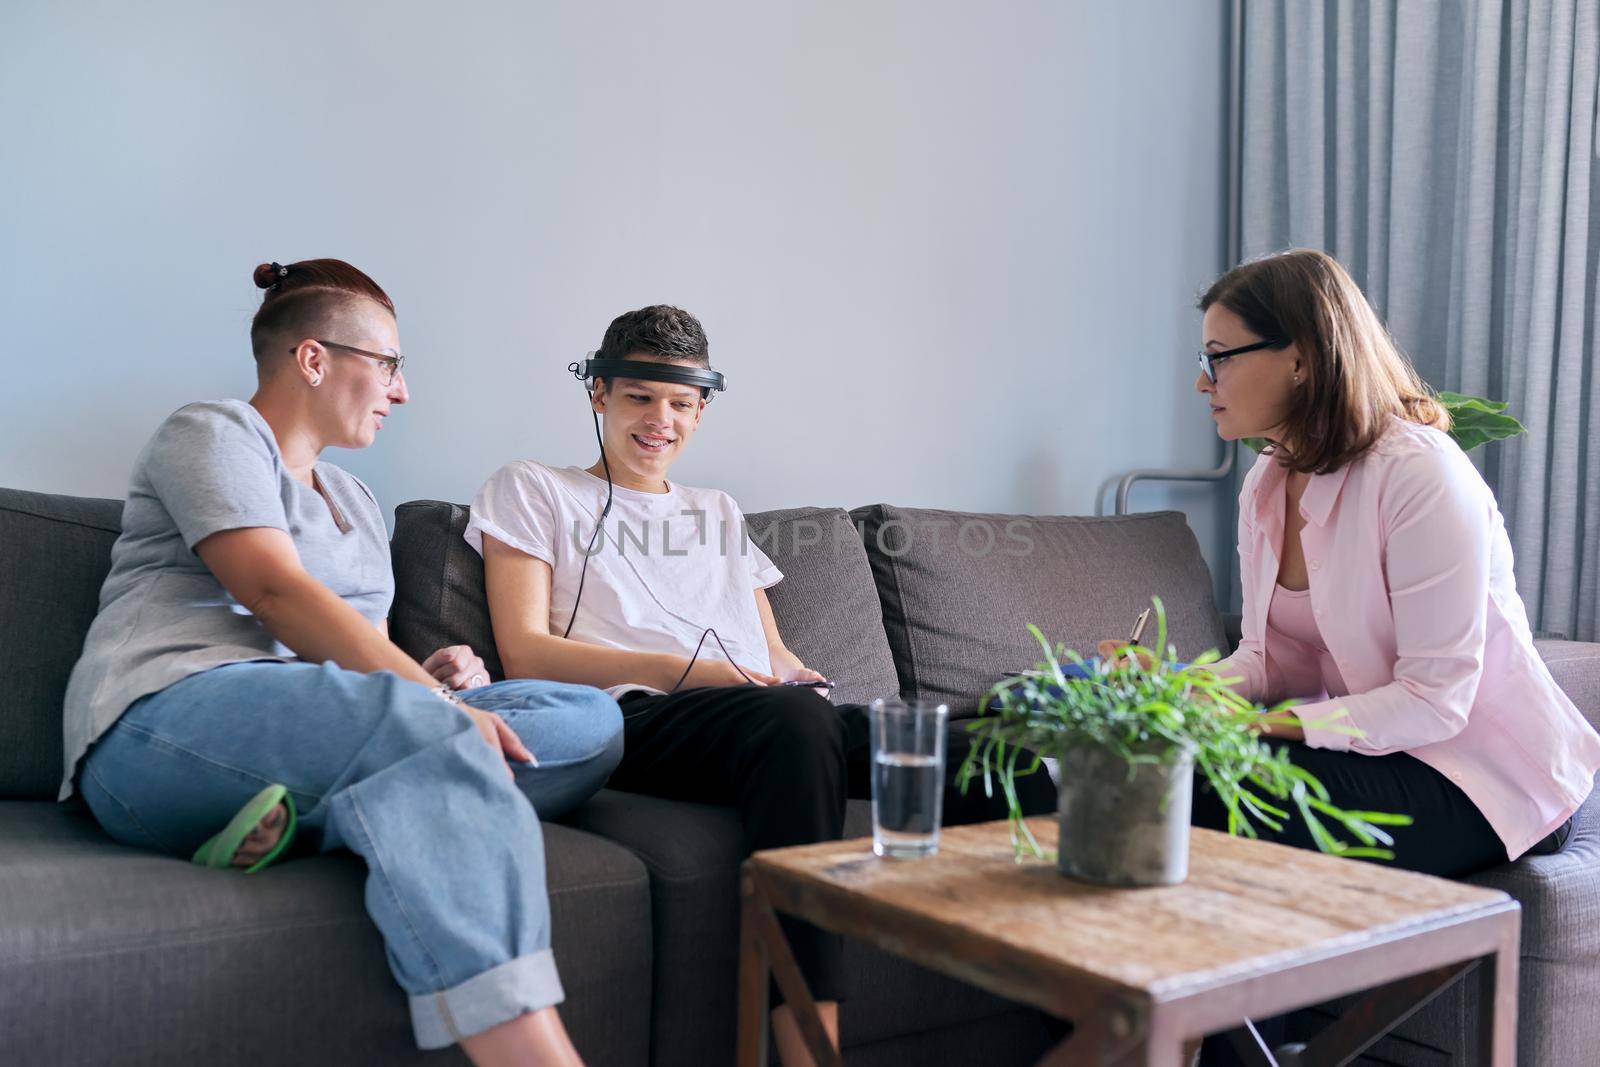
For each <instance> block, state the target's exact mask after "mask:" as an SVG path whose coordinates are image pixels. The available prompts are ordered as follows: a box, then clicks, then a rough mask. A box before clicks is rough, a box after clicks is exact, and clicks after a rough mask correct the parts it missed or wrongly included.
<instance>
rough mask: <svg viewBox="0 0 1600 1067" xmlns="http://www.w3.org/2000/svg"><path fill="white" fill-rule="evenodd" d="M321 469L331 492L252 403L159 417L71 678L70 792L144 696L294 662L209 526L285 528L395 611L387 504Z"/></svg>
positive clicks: (312, 564)
mask: <svg viewBox="0 0 1600 1067" xmlns="http://www.w3.org/2000/svg"><path fill="white" fill-rule="evenodd" d="M313 472H314V476H315V480H316V482H317V484H318V485H319V486H320V487H321V489H322V493H318V492H317V490H316V489H313V488H310V487H308V486H306V485H304V484H302V483H301V482H298V481H296V480H295V478H294V477H293V476H292V475H291V474H290V473H289V470H288V468H287V467H285V466H284V463H283V455H282V453H281V452H279V450H278V441H277V438H276V437H275V436H274V435H273V432H272V428H271V427H270V426H268V425H267V422H266V420H265V419H263V418H262V417H261V414H260V412H258V411H256V409H255V408H253V407H251V406H250V405H249V404H247V403H245V402H244V401H242V400H219V401H216V402H213V403H202V404H190V405H188V406H187V407H184V408H180V409H179V410H178V411H176V412H174V413H173V414H172V415H171V416H170V417H169V418H168V419H167V421H166V422H164V423H162V424H161V428H160V429H158V430H157V431H156V433H155V436H154V437H152V438H151V439H150V443H149V444H148V445H146V446H145V449H144V452H143V453H141V454H140V456H139V459H138V460H137V462H135V463H134V467H133V480H132V483H131V484H130V486H129V488H128V502H127V504H126V505H124V506H123V509H122V534H121V536H119V537H118V538H117V541H116V544H115V545H113V546H112V549H111V573H110V574H108V575H107V576H106V584H105V585H104V586H103V587H102V588H101V590H100V612H99V614H98V615H96V616H95V620H94V624H93V625H91V626H90V627H89V636H88V638H87V639H86V640H85V641H84V645H83V655H82V656H81V657H80V658H79V660H78V663H77V666H76V667H74V668H73V670H72V679H71V681H70V682H68V684H67V696H66V706H65V709H64V712H65V715H64V738H63V739H64V742H65V747H66V751H65V756H66V767H65V776H64V777H63V779H62V782H61V794H60V799H62V800H65V799H67V797H69V796H71V795H72V778H73V775H74V773H75V772H76V770H77V766H78V763H79V761H80V760H82V759H83V756H84V754H85V753H86V752H87V751H88V750H89V746H90V745H92V744H94V742H95V741H96V740H98V739H99V737H100V735H101V734H103V733H105V732H106V731H107V730H109V729H110V728H111V726H112V724H114V723H115V722H116V721H117V719H118V718H119V717H120V716H121V715H122V713H123V712H124V711H125V710H127V708H128V706H129V705H130V704H132V703H133V702H134V701H136V700H138V699H139V698H140V697H142V696H146V695H148V694H150V693H155V692H158V691H159V690H162V689H165V688H166V687H167V686H169V685H172V684H173V683H175V682H178V681H181V680H183V679H184V678H187V677H188V676H189V675H191V674H198V673H199V672H201V671H204V670H209V669H211V668H212V667H220V666H222V665H223V664H225V663H243V662H248V661H260V660H282V661H289V660H293V659H295V658H296V657H295V654H294V653H293V652H292V651H290V650H289V649H288V648H287V647H285V646H284V645H281V644H279V643H278V642H277V641H276V640H274V639H273V637H272V635H271V634H269V633H268V632H267V630H266V628H265V627H264V626H262V625H261V623H260V622H259V621H257V619H256V617H255V616H254V615H252V614H250V612H249V611H247V610H246V609H245V607H244V606H243V605H242V604H240V603H239V602H238V601H237V600H235V599H234V598H233V597H232V596H231V595H229V593H228V591H227V590H225V589H223V588H222V585H221V583H219V582H218V581H217V579H216V578H215V576H213V575H212V573H211V571H210V570H209V569H208V568H207V567H206V565H205V564H204V563H203V562H201V560H200V557H199V556H197V555H195V554H194V546H195V545H197V544H199V543H200V542H201V541H203V540H205V539H206V538H207V537H209V536H211V535H212V534H214V533H220V532H222V531H223V530H237V529H243V528H246V527H256V526H265V527H271V528H273V529H276V530H284V531H286V532H287V533H288V534H289V536H290V537H292V538H293V539H294V546H295V550H296V551H297V552H298V553H299V554H300V563H301V565H302V566H304V567H305V569H306V570H307V572H309V573H310V574H311V576H312V577H313V578H316V579H317V580H318V581H320V582H321V583H322V584H324V585H326V586H327V587H328V588H329V589H331V590H333V592H334V593H336V594H337V595H339V596H340V597H342V598H343V599H344V601H345V602H346V603H348V604H349V605H350V606H351V607H353V608H355V609H356V610H357V611H359V612H360V613H361V614H362V615H363V616H365V617H366V618H367V619H368V620H369V621H370V622H372V624H373V625H377V624H379V623H381V622H382V621H383V620H384V619H386V618H388V616H389V605H390V603H391V602H392V601H393V600H394V572H393V570H391V568H390V564H389V540H388V536H387V533H386V531H385V528H384V523H383V513H382V512H381V511H379V509H378V502H377V500H375V499H374V498H373V496H372V492H371V491H370V490H369V489H368V488H367V487H366V486H365V485H363V484H362V483H361V481H360V480H359V479H357V478H355V477H354V476H352V475H350V474H347V473H345V472H344V471H342V470H340V469H339V468H338V467H336V466H334V465H333V464H331V463H318V464H317V465H316V466H315V468H313ZM324 493H325V494H326V495H327V499H324V498H323V494H324ZM330 504H331V507H330Z"/></svg>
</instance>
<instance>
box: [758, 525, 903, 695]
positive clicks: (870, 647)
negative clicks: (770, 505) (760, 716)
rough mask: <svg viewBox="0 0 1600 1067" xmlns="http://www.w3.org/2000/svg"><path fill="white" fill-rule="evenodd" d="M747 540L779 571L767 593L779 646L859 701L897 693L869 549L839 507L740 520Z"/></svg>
mask: <svg viewBox="0 0 1600 1067" xmlns="http://www.w3.org/2000/svg"><path fill="white" fill-rule="evenodd" d="M746 519H747V521H748V523H749V526H750V537H751V540H753V541H755V543H756V544H758V545H760V547H761V550H762V551H763V552H765V553H766V554H767V555H768V556H769V557H771V559H772V562H774V563H776V564H777V565H778V569H779V570H781V571H782V572H783V581H781V582H779V583H778V584H777V585H775V586H773V587H772V588H771V589H768V590H767V598H768V599H769V600H770V601H771V602H772V616H773V618H775V619H776V620H777V622H778V632H779V633H781V634H783V643H784V644H785V645H787V646H788V647H789V650H790V651H791V652H793V653H794V654H795V655H797V656H799V657H800V659H801V660H802V661H803V662H804V663H806V664H807V665H808V666H810V667H813V668H814V669H816V670H819V671H821V672H822V673H823V674H825V675H826V676H827V678H828V680H829V681H830V682H837V683H838V685H839V688H837V689H835V690H834V691H833V695H832V699H833V700H834V702H836V703H841V704H847V703H848V704H863V703H866V702H867V701H870V700H874V699H876V698H877V697H887V696H894V695H895V694H896V693H898V692H899V691H900V681H899V676H898V674H897V673H896V671H895V666H894V657H893V656H892V655H891V654H890V652H889V637H888V635H887V634H886V633H885V632H884V629H883V614H882V609H881V607H880V606H879V602H878V593H877V590H876V589H875V588H874V587H873V582H872V568H871V566H870V565H869V564H868V563H867V552H866V549H865V547H863V545H862V543H861V538H860V537H859V536H857V533H856V526H855V524H854V523H853V522H852V521H851V519H850V515H849V513H847V512H846V511H844V509H842V508H789V509H786V510H783V511H764V512H757V513H755V514H752V515H748V516H746Z"/></svg>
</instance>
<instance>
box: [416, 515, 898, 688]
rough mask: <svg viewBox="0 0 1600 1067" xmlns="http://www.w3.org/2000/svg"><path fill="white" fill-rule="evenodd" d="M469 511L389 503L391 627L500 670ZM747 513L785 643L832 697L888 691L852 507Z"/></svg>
mask: <svg viewBox="0 0 1600 1067" xmlns="http://www.w3.org/2000/svg"><path fill="white" fill-rule="evenodd" d="M468 514H469V513H468V510H467V508H466V507H464V506H462V505H460V504H448V503H443V502H441V501H437V500H414V501H411V502H410V503H407V504H401V505H400V506H399V507H398V508H396V509H395V518H394V541H393V543H392V546H391V548H392V551H393V555H394V571H395V604H394V610H393V612H391V614H390V619H389V632H390V635H391V636H392V637H393V638H394V640H395V643H396V644H398V645H399V646H400V647H401V648H403V649H405V650H406V651H407V652H408V653H410V654H411V655H412V656H415V657H417V658H418V659H421V658H422V657H424V656H427V655H429V654H430V653H432V652H433V651H434V650H435V649H438V648H443V647H444V646H446V645H452V644H467V645H471V646H472V648H473V649H474V650H475V651H477V652H478V653H479V655H481V656H482V657H483V661H484V664H485V665H486V666H487V667H488V668H489V671H490V673H491V674H492V675H493V676H494V677H495V678H497V679H498V678H502V677H504V670H503V667H502V665H501V663H500V657H499V656H498V655H497V654H496V653H495V647H494V630H493V628H492V627H491V626H490V623H489V608H488V602H487V599H486V597H485V595H484V588H483V560H482V559H481V558H480V557H479V556H478V554H477V553H476V552H474V551H473V550H472V548H471V547H470V546H468V544H467V543H466V541H465V540H464V539H463V538H462V532H463V531H464V530H465V529H466V526H467V517H468ZM747 518H748V521H749V525H750V533H751V537H752V539H753V540H754V541H755V542H756V543H757V544H758V545H760V546H761V548H762V550H763V551H764V552H766V553H767V555H768V556H770V557H771V558H772V561H773V562H774V563H776V564H777V566H778V569H779V570H781V571H783V572H784V580H783V581H782V582H779V583H778V584H777V585H776V586H774V587H773V588H772V589H771V591H770V592H769V598H770V599H771V601H772V613H773V616H774V617H775V618H776V619H777V621H778V628H779V629H780V630H781V631H782V632H783V635H784V641H785V643H787V644H788V645H789V647H790V648H791V649H793V650H794V652H795V653H796V654H797V655H799V656H800V658H801V659H803V660H805V661H806V662H807V663H814V664H817V665H818V666H819V667H820V668H821V669H823V670H824V671H825V672H826V673H827V675H828V677H829V679H830V680H831V681H834V682H837V683H839V688H838V689H837V690H835V691H834V698H833V699H835V700H837V701H864V700H870V699H872V698H874V697H878V696H884V695H892V694H893V693H894V692H895V691H896V689H897V686H898V682H897V678H896V674H895V669H894V661H893V659H891V657H890V655H889V641H888V638H887V637H886V636H885V634H884V631H883V623H882V619H881V616H880V615H879V608H878V598H877V594H876V593H875V592H874V591H873V586H872V571H871V569H870V568H869V567H868V565H867V556H866V552H865V550H864V549H863V548H862V546H861V541H860V539H859V538H858V537H857V536H856V530H855V527H854V526H853V525H852V524H851V522H850V517H849V516H848V515H847V514H846V513H845V512H844V511H843V510H842V509H839V508H792V509H789V510H786V511H773V512H765V513H759V514H753V515H750V516H747Z"/></svg>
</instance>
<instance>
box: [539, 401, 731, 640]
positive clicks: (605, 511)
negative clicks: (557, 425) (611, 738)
mask: <svg viewBox="0 0 1600 1067" xmlns="http://www.w3.org/2000/svg"><path fill="white" fill-rule="evenodd" d="M589 414H591V415H593V416H594V439H595V443H596V444H598V445H599V446H600V465H601V466H602V467H604V468H605V472H606V506H605V507H603V508H601V509H600V517H599V518H598V519H596V520H595V523H594V533H593V534H591V535H590V536H589V547H588V548H586V549H584V550H583V569H582V570H580V571H579V572H578V595H577V596H575V597H573V598H572V614H571V615H570V616H568V617H567V628H566V629H565V630H563V631H562V632H561V636H562V637H563V638H565V637H567V636H568V635H569V634H571V633H572V624H573V623H575V622H577V621H578V604H579V603H581V602H582V601H583V580H584V579H585V578H587V577H588V576H589V557H590V556H592V555H594V543H595V540H596V539H598V538H599V536H600V531H601V530H604V529H605V526H606V516H607V515H609V514H611V496H612V489H613V486H612V484H611V463H610V462H609V461H608V460H607V459H606V443H605V440H604V439H603V438H602V437H601V436H600V413H599V412H597V411H590V412H589ZM700 640H702V641H704V640H705V635H704V634H702V635H701V636H700ZM691 662H692V661H691Z"/></svg>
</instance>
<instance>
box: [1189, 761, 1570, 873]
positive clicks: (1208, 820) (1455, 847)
mask: <svg viewBox="0 0 1600 1067" xmlns="http://www.w3.org/2000/svg"><path fill="white" fill-rule="evenodd" d="M1274 744H1275V745H1276V744H1277V742H1274ZM1287 745H1288V748H1289V759H1290V761H1291V762H1293V763H1294V765H1295V766H1296V767H1302V768H1304V769H1305V770H1308V771H1310V772H1311V773H1312V774H1314V775H1316V776H1317V779H1318V780H1319V781H1321V782H1322V784H1323V785H1325V786H1327V787H1328V796H1329V800H1330V801H1331V802H1332V803H1333V804H1334V805H1336V806H1337V807H1341V808H1346V809H1351V810H1356V811H1386V812H1393V813H1395V814H1397V815H1409V816H1411V818H1412V824H1411V825H1410V826H1392V827H1385V829H1387V830H1388V832H1389V833H1390V834H1391V835H1393V837H1394V846H1393V851H1394V859H1392V860H1374V861H1373V862H1375V863H1386V864H1388V865H1390V866H1393V867H1400V868H1403V869H1405V870H1408V871H1421V872H1423V873H1424V874H1434V875H1438V876H1440V877H1442V878H1461V877H1464V876H1466V875H1469V874H1473V873H1475V872H1477V871H1481V870H1484V869H1485V868H1488V867H1494V866H1498V865H1499V864H1502V863H1505V862H1506V847H1505V844H1504V843H1503V842H1502V841H1501V840H1500V837H1499V835H1498V834H1496V833H1495V832H1494V828H1493V827H1492V826H1490V825H1489V822H1488V820H1487V819H1485V818H1484V817H1483V813H1482V812H1480V811H1479V810H1478V808H1477V806H1476V805H1475V804H1473V803H1472V801H1471V800H1469V799H1468V798H1467V794H1465V793H1463V792H1462V791H1461V789H1460V787H1459V786H1457V785H1456V784H1455V783H1454V782H1452V781H1451V780H1450V779H1449V778H1447V777H1446V776H1445V775H1443V774H1440V773H1439V772H1438V771H1436V770H1434V769H1433V768H1432V767H1430V766H1428V765H1427V764H1426V763H1423V762H1422V761H1421V760H1419V759H1416V758H1414V757H1412V756H1408V755H1406V754H1405V753H1403V752H1396V753H1393V754H1391V755H1388V756H1363V755H1361V754H1360V753H1355V752H1334V751H1331V750H1329V749H1325V748H1311V747H1310V746H1308V745H1304V744H1300V743H1298V742H1293V741H1291V742H1288V743H1287ZM1193 811H1194V814H1193V816H1192V817H1191V819H1190V821H1191V822H1192V823H1193V824H1194V825H1195V826H1204V827H1207V828H1208V829H1212V830H1226V829H1227V828H1228V810H1227V808H1225V807H1224V806H1223V804H1222V802H1221V800H1219V799H1218V798H1217V795H1216V794H1215V793H1213V792H1212V791H1211V789H1210V787H1209V786H1207V785H1205V784H1204V783H1203V778H1202V777H1201V776H1200V775H1199V774H1198V773H1197V774H1196V775H1195V788H1194V809H1193ZM1324 822H1325V823H1326V824H1327V826H1328V829H1329V830H1331V831H1333V832H1334V834H1335V836H1338V837H1340V838H1342V839H1343V840H1345V841H1349V842H1351V843H1352V844H1355V843H1356V842H1355V841H1354V840H1353V839H1352V838H1351V837H1350V836H1349V834H1348V833H1341V832H1340V831H1341V830H1342V829H1343V828H1342V827H1340V826H1339V825H1338V824H1337V823H1335V822H1333V821H1332V820H1327V819H1325V820H1324ZM1257 829H1258V830H1259V831H1260V833H1261V837H1262V840H1265V841H1277V842H1280V843H1282V844H1285V845H1293V846H1295V847H1296V848H1310V849H1314V848H1316V847H1317V846H1316V843H1315V842H1314V841H1312V839H1311V832H1310V831H1309V830H1307V829H1306V825H1305V823H1304V822H1303V821H1302V820H1301V819H1300V817H1299V813H1298V812H1293V811H1291V814H1290V818H1289V820H1288V821H1287V822H1286V823H1285V825H1284V828H1283V830H1282V831H1281V832H1278V831H1273V830H1271V829H1269V828H1267V827H1264V826H1259V825H1258V826H1257ZM1551 851H1554V850H1553V849H1551Z"/></svg>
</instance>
